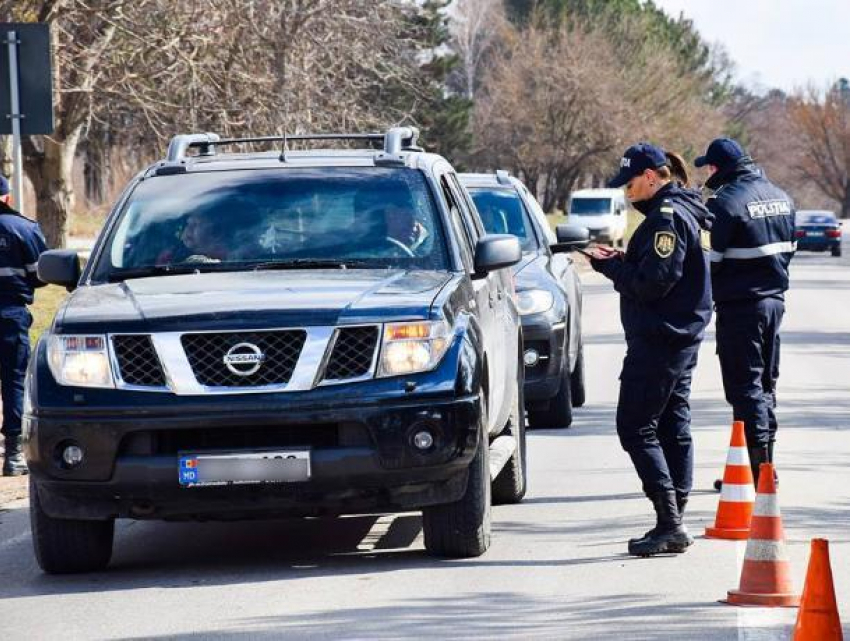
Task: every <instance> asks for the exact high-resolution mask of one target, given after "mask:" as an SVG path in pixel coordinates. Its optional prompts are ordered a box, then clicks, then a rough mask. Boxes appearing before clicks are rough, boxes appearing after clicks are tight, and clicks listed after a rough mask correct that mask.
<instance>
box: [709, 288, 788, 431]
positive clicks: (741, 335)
mask: <svg viewBox="0 0 850 641" xmlns="http://www.w3.org/2000/svg"><path fill="white" fill-rule="evenodd" d="M784 314H785V303H784V302H783V301H781V300H779V299H776V298H763V299H761V300H752V301H740V302H735V303H722V304H718V305H717V355H718V357H719V358H720V371H721V372H722V374H723V390H724V392H725V393H726V400H727V401H728V402H729V404H730V405H731V406H732V413H733V416H734V419H735V420H736V421H744V425H745V426H746V432H747V445H748V446H749V447H766V446H767V445H768V443H771V442H773V441H775V440H776V429H777V423H776V414H775V413H774V409H775V408H776V380H777V379H778V378H779V326H780V325H781V324H782V317H783V315H784Z"/></svg>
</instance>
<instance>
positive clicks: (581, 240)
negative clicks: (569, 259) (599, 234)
mask: <svg viewBox="0 0 850 641" xmlns="http://www.w3.org/2000/svg"><path fill="white" fill-rule="evenodd" d="M555 236H556V237H557V238H558V242H557V243H555V244H554V245H551V246H550V249H551V250H552V253H553V254H563V253H565V252H571V251H574V250H576V249H583V248H585V247H587V246H588V245H589V244H590V231H589V230H588V229H587V227H581V226H580V225H558V226H557V227H556V228H555Z"/></svg>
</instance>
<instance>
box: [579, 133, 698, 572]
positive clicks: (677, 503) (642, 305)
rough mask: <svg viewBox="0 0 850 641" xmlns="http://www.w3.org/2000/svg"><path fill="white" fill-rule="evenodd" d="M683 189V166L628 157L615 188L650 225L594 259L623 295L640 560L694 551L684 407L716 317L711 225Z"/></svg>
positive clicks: (620, 417) (621, 405) (670, 157)
mask: <svg viewBox="0 0 850 641" xmlns="http://www.w3.org/2000/svg"><path fill="white" fill-rule="evenodd" d="M678 181H681V183H684V184H679V182H678ZM687 182H688V175H687V169H686V168H685V164H684V162H683V161H682V159H681V158H680V157H679V156H677V155H674V154H667V153H665V152H664V151H662V150H661V149H659V148H658V147H655V146H653V145H650V144H648V143H639V144H637V145H634V146H632V147H630V148H629V149H627V150H626V152H625V154H624V155H623V159H622V161H621V163H620V171H619V173H618V174H617V175H616V177H615V178H614V179H613V180H612V181H611V182H610V184H609V186H610V187H621V186H623V185H625V186H626V196H627V197H628V199H629V200H630V201H631V202H632V204H633V205H634V207H635V208H636V209H637V210H638V211H640V212H642V213H643V214H645V216H646V219H645V220H644V221H643V222H642V223H641V224H640V226H638V228H637V229H636V230H635V233H634V235H633V236H632V239H631V241H630V242H629V247H628V250H627V251H626V253H625V254H621V253H620V252H616V251H613V250H610V249H603V248H596V249H595V250H594V252H593V258H592V259H591V265H592V266H593V269H595V270H596V271H598V272H600V273H602V274H603V275H605V276H606V277H608V278H610V279H611V280H612V281H613V283H614V289H616V290H617V291H618V292H619V293H620V317H621V320H622V323H623V329H624V330H625V334H626V345H627V351H626V358H625V360H624V361H623V371H622V373H621V374H620V398H619V402H618V405H617V433H618V435H619V437H620V443H621V444H622V446H623V449H625V450H626V452H628V454H629V456H630V457H631V459H632V462H633V463H634V466H635V469H636V470H637V473H638V476H640V479H641V481H642V483H643V491H644V492H645V493H646V495H647V496H648V497H649V499H650V500H651V501H652V504H653V506H654V507H655V513H656V516H657V523H656V526H655V527H654V528H653V529H651V530H650V531H649V532H647V533H646V534H645V535H644V536H642V537H640V538H637V539H632V540H631V541H629V553H630V554H633V555H636V556H650V555H653V554H659V553H663V552H684V551H685V549H686V548H687V547H688V546H689V545H691V544H692V543H693V539H692V538H691V537H690V536H689V535H688V533H687V530H685V528H684V527H683V525H682V512H683V510H684V507H685V504H686V502H687V497H688V493H689V492H690V490H691V484H692V477H693V444H692V442H691V433H690V406H689V404H688V398H689V396H690V391H691V374H692V372H693V369H694V367H695V365H696V361H697V352H698V350H699V345H700V342H701V341H702V337H703V332H704V330H705V326H706V324H707V323H708V321H709V319H710V317H711V289H710V287H711V285H710V276H709V263H708V250H709V249H710V240H709V236H708V233H709V230H710V228H711V220H712V217H711V214H710V213H709V212H708V210H707V209H706V208H705V207H704V206H703V205H702V202H701V199H700V196H699V193H698V192H695V191H691V190H688V189H686V188H685V185H686V184H687Z"/></svg>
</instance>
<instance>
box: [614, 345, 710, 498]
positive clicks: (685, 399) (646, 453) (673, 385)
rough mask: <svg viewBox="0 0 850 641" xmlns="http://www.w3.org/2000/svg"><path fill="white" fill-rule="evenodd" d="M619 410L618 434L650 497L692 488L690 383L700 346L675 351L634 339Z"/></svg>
mask: <svg viewBox="0 0 850 641" xmlns="http://www.w3.org/2000/svg"><path fill="white" fill-rule="evenodd" d="M627 346H628V349H627V351H626V358H625V360H624V361H623V371H622V373H621V374H620V399H619V402H618V404H617V434H618V435H619V437H620V444H621V445H622V446H623V449H624V450H625V451H626V452H627V453H628V454H629V456H630V457H631V459H632V463H633V464H634V466H635V470H636V471H637V473H638V476H639V477H640V480H641V482H642V483H643V491H644V492H645V493H646V494H647V495H648V496H649V495H652V494H656V493H658V492H663V491H669V490H676V492H678V493H679V494H684V495H687V494H688V493H689V492H690V491H691V487H692V486H693V472H694V448H693V441H692V439H691V407H690V402H689V399H690V395H691V377H692V374H693V370H694V367H696V364H697V354H698V352H699V346H700V342H699V341H698V342H694V343H689V344H686V345H684V346H672V345H668V344H664V343H656V342H653V341H647V340H643V339H637V340H635V339H629V340H628V341H627Z"/></svg>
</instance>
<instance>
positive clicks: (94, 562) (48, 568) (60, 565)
mask: <svg viewBox="0 0 850 641" xmlns="http://www.w3.org/2000/svg"><path fill="white" fill-rule="evenodd" d="M30 528H31V529H32V542H33V547H34V548H35V558H36V560H37V561H38V565H39V566H40V567H41V569H42V570H44V571H45V572H47V573H48V574H73V573H77V572H94V571H96V570H102V569H104V568H105V567H106V566H107V565H109V559H110V558H111V557H112V539H113V537H114V534H115V520H114V519H108V520H106V521H82V520H76V519H55V518H53V517H52V516H48V515H47V514H46V513H45V512H44V510H42V509H41V503H40V502H39V498H38V488H37V486H36V484H35V482H33V480H32V479H30Z"/></svg>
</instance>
